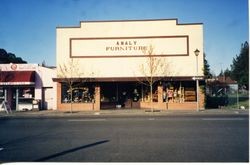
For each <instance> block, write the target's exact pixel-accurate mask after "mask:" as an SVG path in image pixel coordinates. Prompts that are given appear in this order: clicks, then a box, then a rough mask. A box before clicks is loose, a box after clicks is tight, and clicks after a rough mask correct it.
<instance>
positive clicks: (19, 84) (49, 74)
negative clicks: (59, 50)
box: [0, 64, 56, 111]
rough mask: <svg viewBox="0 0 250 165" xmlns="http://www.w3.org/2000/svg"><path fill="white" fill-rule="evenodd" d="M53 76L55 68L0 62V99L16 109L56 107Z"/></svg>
mask: <svg viewBox="0 0 250 165" xmlns="http://www.w3.org/2000/svg"><path fill="white" fill-rule="evenodd" d="M55 76H56V68H48V67H42V66H39V65H38V64H1V65H0V101H1V103H2V102H3V101H6V102H7V104H8V105H9V106H10V108H11V109H12V110H17V111H21V110H32V109H39V110H47V109H56V83H55V82H53V81H52V78H53V77H55ZM1 108H2V110H3V107H1Z"/></svg>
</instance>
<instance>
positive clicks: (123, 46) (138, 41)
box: [69, 36, 189, 58]
mask: <svg viewBox="0 0 250 165" xmlns="http://www.w3.org/2000/svg"><path fill="white" fill-rule="evenodd" d="M150 46H152V47H153V55H155V56H187V55H188V52H189V37H188V36H151V37H150V36H148V37H109V38H70V52H69V53H70V57H71V58H95V57H101V58H105V57H111V58H113V57H145V56H148V54H147V52H148V50H149V47H150Z"/></svg>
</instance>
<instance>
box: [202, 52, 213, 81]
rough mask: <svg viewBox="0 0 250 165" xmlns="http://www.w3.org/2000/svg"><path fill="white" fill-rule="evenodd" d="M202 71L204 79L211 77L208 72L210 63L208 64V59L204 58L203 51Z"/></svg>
mask: <svg viewBox="0 0 250 165" xmlns="http://www.w3.org/2000/svg"><path fill="white" fill-rule="evenodd" d="M203 72H204V76H205V79H209V78H212V74H211V72H210V65H209V64H208V61H207V60H206V54H205V53H204V69H203Z"/></svg>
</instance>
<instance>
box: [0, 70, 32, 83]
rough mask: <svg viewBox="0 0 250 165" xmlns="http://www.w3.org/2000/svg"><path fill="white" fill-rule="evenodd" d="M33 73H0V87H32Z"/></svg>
mask: <svg viewBox="0 0 250 165" xmlns="http://www.w3.org/2000/svg"><path fill="white" fill-rule="evenodd" d="M34 84H35V71H0V85H34Z"/></svg>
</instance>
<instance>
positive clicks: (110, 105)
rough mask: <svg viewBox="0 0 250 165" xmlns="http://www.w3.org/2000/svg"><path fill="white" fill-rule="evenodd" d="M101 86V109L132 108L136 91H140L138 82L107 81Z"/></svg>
mask: <svg viewBox="0 0 250 165" xmlns="http://www.w3.org/2000/svg"><path fill="white" fill-rule="evenodd" d="M100 86H101V109H115V108H132V102H133V101H134V100H135V99H134V92H135V91H138V92H139V91H140V85H138V84H137V83H136V82H109V83H108V82H107V83H102V84H101V85H100ZM135 89H136V90H135Z"/></svg>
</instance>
